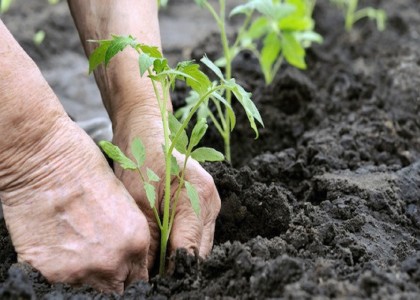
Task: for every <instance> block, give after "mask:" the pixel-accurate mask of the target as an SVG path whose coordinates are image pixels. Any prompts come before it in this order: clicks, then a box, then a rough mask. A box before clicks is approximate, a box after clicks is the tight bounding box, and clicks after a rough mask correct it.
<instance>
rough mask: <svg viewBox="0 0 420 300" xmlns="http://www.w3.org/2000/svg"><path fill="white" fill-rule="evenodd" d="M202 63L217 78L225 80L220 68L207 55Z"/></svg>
mask: <svg viewBox="0 0 420 300" xmlns="http://www.w3.org/2000/svg"><path fill="white" fill-rule="evenodd" d="M201 62H202V63H203V64H205V65H206V66H207V67H208V68H209V69H210V70H212V71H213V72H214V73H215V74H216V75H217V77H219V78H220V79H223V78H224V76H223V73H222V71H221V70H220V69H219V67H218V66H216V65H215V64H214V63H213V62H212V61H211V60H210V59H209V58H208V57H207V56H206V55H205V56H203V58H202V59H201Z"/></svg>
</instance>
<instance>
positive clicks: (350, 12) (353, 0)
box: [345, 0, 358, 31]
mask: <svg viewBox="0 0 420 300" xmlns="http://www.w3.org/2000/svg"><path fill="white" fill-rule="evenodd" d="M357 2H358V0H349V1H348V6H347V13H346V21H345V22H346V24H345V27H346V30H347V31H350V30H351V29H352V28H353V24H354V12H355V11H356V9H357Z"/></svg>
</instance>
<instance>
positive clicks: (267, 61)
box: [260, 32, 282, 83]
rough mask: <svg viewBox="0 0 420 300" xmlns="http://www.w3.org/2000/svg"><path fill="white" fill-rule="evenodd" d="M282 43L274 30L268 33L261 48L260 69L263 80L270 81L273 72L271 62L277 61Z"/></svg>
mask: <svg viewBox="0 0 420 300" xmlns="http://www.w3.org/2000/svg"><path fill="white" fill-rule="evenodd" d="M281 48H282V44H281V42H280V39H279V38H278V36H277V34H276V33H275V32H271V33H269V34H268V35H267V36H266V37H265V39H264V41H263V47H262V49H261V57H260V63H261V69H262V71H263V73H264V77H265V81H266V82H268V83H269V82H271V81H272V78H273V77H274V74H272V68H273V64H274V63H275V62H276V61H277V59H278V58H279V55H280V50H281Z"/></svg>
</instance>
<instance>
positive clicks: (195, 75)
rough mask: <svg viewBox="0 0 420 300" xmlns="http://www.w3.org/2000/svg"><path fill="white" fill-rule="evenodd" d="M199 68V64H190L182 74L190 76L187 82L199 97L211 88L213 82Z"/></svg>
mask: <svg viewBox="0 0 420 300" xmlns="http://www.w3.org/2000/svg"><path fill="white" fill-rule="evenodd" d="M199 68H200V66H199V65H198V64H190V65H188V66H185V67H184V68H183V69H182V72H183V73H185V74H187V75H188V76H189V77H187V79H186V81H185V82H186V83H187V85H188V86H189V87H191V88H192V89H193V90H194V91H196V92H197V93H198V94H199V95H203V94H205V93H206V92H207V90H208V89H209V87H210V86H211V81H210V79H209V78H208V77H207V75H206V74H204V73H203V72H202V71H200V69H199Z"/></svg>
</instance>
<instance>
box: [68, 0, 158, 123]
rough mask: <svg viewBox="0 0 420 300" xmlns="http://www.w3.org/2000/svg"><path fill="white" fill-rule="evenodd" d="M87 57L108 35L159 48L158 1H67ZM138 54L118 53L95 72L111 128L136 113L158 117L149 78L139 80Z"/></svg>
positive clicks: (130, 50) (126, 51) (131, 51)
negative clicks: (96, 42)
mask: <svg viewBox="0 0 420 300" xmlns="http://www.w3.org/2000/svg"><path fill="white" fill-rule="evenodd" d="M68 3H69V6H70V10H71V12H72V15H73V19H74V21H75V23H76V27H77V29H78V31H79V35H80V38H81V40H82V43H83V46H84V49H85V52H86V55H87V56H89V55H90V54H91V52H92V51H93V50H94V48H95V47H96V46H97V44H95V43H90V42H87V40H100V39H109V38H110V37H111V34H115V35H132V36H134V37H136V38H137V40H138V41H139V42H141V43H144V44H149V45H154V46H158V47H161V42H160V33H159V23H158V8H157V1H154V0H119V1H116V0H90V1H86V0H68ZM137 59H138V54H137V53H136V52H135V51H134V50H133V49H126V50H125V51H123V52H122V53H119V54H118V55H117V56H116V57H115V58H114V59H112V61H111V62H110V64H109V65H108V67H107V68H106V69H105V68H104V67H103V66H101V67H100V68H98V69H97V70H96V71H95V78H96V82H97V84H98V87H99V89H100V91H101V94H102V98H103V101H104V104H105V107H106V109H107V110H108V113H109V115H110V117H111V120H112V122H113V125H114V127H115V126H118V124H117V123H118V121H119V120H122V119H124V117H125V116H127V115H129V114H130V113H132V112H133V110H134V111H136V113H137V114H142V112H144V113H146V114H147V115H156V116H158V115H159V110H158V107H157V104H156V98H155V96H154V94H153V88H152V86H151V82H150V79H149V78H147V77H146V76H144V77H143V78H141V77H140V73H139V69H138V63H137Z"/></svg>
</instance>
